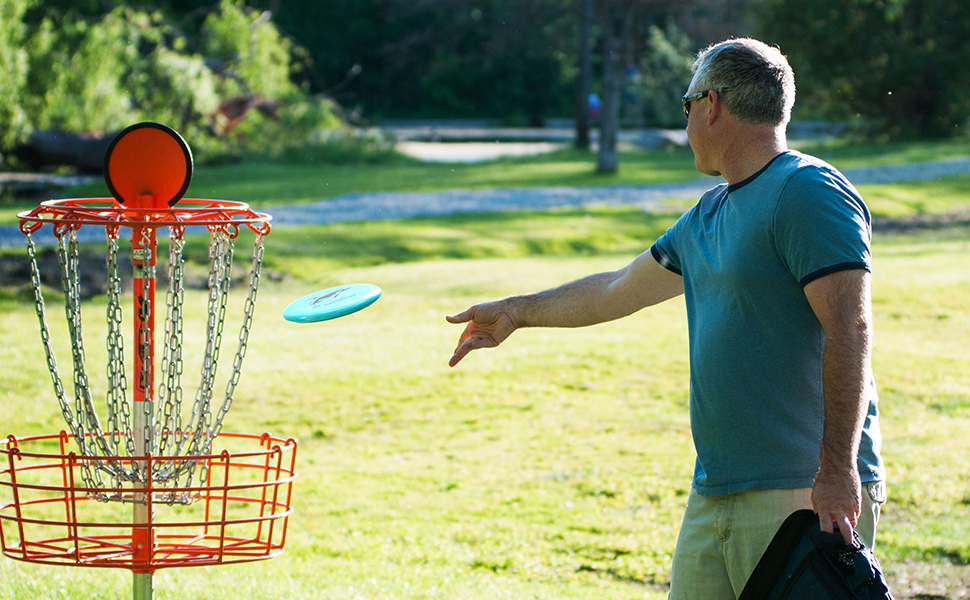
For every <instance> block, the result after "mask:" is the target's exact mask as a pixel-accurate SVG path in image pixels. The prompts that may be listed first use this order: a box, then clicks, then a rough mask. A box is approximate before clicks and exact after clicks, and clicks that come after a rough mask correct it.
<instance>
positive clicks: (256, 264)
mask: <svg viewBox="0 0 970 600" xmlns="http://www.w3.org/2000/svg"><path fill="white" fill-rule="evenodd" d="M263 250H264V247H263V236H262V235H259V234H257V235H256V241H254V242H253V265H252V269H250V271H249V294H248V295H247V296H246V304H245V307H244V316H243V323H242V326H241V327H240V328H239V349H238V350H237V351H236V357H235V358H234V359H233V361H232V375H231V376H230V377H229V383H228V384H227V385H226V397H225V401H224V402H223V404H222V407H220V409H219V414H218V415H217V416H216V423H215V426H214V427H213V429H212V434H211V437H213V438H215V437H216V436H218V435H219V433H220V432H221V431H222V421H223V419H225V418H226V413H228V412H229V409H230V408H231V406H232V399H233V394H234V393H235V391H236V386H237V385H238V384H239V378H240V376H241V375H242V363H243V359H244V358H246V348H247V347H248V345H249V333H250V331H252V327H253V314H254V313H255V310H256V291H257V290H258V289H259V274H260V270H261V267H262V264H263Z"/></svg>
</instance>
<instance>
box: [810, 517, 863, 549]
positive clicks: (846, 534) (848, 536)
mask: <svg viewBox="0 0 970 600" xmlns="http://www.w3.org/2000/svg"><path fill="white" fill-rule="evenodd" d="M818 525H819V528H820V529H821V530H822V531H824V532H826V533H834V532H835V529H836V527H838V530H839V533H840V534H841V535H842V540H843V541H844V542H845V543H846V544H847V545H849V546H851V545H852V540H853V535H852V532H853V531H854V529H855V528H854V527H853V525H852V521H851V519H850V518H849V516H848V515H839V516H836V515H835V514H833V513H829V514H819V516H818Z"/></svg>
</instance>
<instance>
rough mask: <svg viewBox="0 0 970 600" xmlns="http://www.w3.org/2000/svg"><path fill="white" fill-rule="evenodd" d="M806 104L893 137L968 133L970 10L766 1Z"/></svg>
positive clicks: (767, 35) (766, 32) (774, 34)
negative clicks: (969, 34)
mask: <svg viewBox="0 0 970 600" xmlns="http://www.w3.org/2000/svg"><path fill="white" fill-rule="evenodd" d="M754 8H755V10H754V11H753V15H754V16H755V22H756V26H757V28H758V32H759V35H760V36H762V37H763V38H764V39H765V40H766V41H768V42H770V43H777V44H778V45H779V47H780V48H781V50H782V52H784V53H785V54H786V55H788V58H789V61H790V62H791V63H792V67H793V68H794V69H795V75H796V79H797V84H798V91H799V95H800V96H801V98H802V99H803V100H804V101H806V104H807V105H808V106H809V107H810V108H811V109H812V110H814V111H816V112H817V113H820V114H822V115H824V116H826V117H828V118H831V119H834V120H851V121H855V122H857V123H858V124H859V125H861V126H862V127H863V128H864V130H865V131H867V132H868V133H870V134H872V135H874V136H879V137H883V138H887V139H888V138H907V137H926V136H931V137H939V136H950V135H956V134H962V133H965V127H966V125H967V116H968V114H970V71H968V70H967V68H966V65H967V64H968V62H970V45H968V44H967V43H966V35H967V32H968V31H970V11H968V10H967V7H966V6H965V4H964V3H961V2H952V0H813V1H812V2H803V1H801V0H759V1H758V2H757V4H756V5H755V7H754Z"/></svg>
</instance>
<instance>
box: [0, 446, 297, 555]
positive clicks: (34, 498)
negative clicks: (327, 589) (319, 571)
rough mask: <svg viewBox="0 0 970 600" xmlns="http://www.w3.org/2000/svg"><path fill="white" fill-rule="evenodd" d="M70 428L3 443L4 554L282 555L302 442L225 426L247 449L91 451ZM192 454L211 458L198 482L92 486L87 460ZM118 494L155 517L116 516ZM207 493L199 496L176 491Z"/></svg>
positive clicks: (0, 538) (0, 536) (0, 533)
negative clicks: (85, 452)
mask: <svg viewBox="0 0 970 600" xmlns="http://www.w3.org/2000/svg"><path fill="white" fill-rule="evenodd" d="M71 437H72V436H71V434H69V433H67V432H61V433H60V434H57V435H42V436H32V437H25V438H22V439H17V438H16V437H14V436H9V437H8V438H7V440H6V441H5V442H4V443H3V444H0V459H2V469H0V489H2V491H3V493H4V496H3V497H2V498H0V544H2V550H3V554H5V555H6V556H8V557H10V558H13V559H17V560H21V561H26V562H34V563H44V564H57V565H70V566H87V567H115V568H125V569H131V570H134V571H139V570H141V571H147V572H151V571H154V570H157V569H162V568H166V567H184V566H204V565H214V564H228V563H237V562H250V561H257V560H265V559H269V558H274V557H275V556H278V555H279V554H281V553H282V552H283V550H284V545H285V542H286V528H287V523H288V519H289V516H290V515H291V514H292V513H293V507H292V504H291V499H292V491H293V482H294V480H295V478H296V472H295V462H296V448H297V445H296V441H295V440H293V439H287V440H283V439H281V438H277V437H273V436H271V435H270V434H263V435H261V436H257V435H253V434H237V433H222V434H221V435H220V436H219V438H218V442H219V443H220V444H226V445H234V446H239V447H241V448H243V449H242V450H241V451H236V452H230V451H229V450H222V451H221V452H219V453H218V454H211V455H206V456H193V457H153V456H145V457H135V459H131V458H127V457H125V458H123V457H107V458H106V457H85V456H81V455H79V454H77V453H76V452H74V451H73V450H71V447H72V440H71ZM183 460H194V461H200V462H205V463H206V464H207V466H208V469H207V479H206V480H205V481H203V482H200V483H199V484H198V485H196V486H189V487H175V488H172V487H166V488H163V489H156V488H154V487H153V486H152V484H151V482H150V481H149V482H148V483H147V485H146V487H144V488H137V487H131V486H125V487H121V488H116V489H104V488H97V489H91V488H87V487H85V485H84V483H83V481H82V477H81V470H82V468H83V465H84V464H85V463H88V464H90V463H97V462H105V461H108V462H110V461H121V462H143V463H144V464H146V465H147V466H148V467H149V468H151V467H152V466H153V465H154V464H156V463H171V462H173V461H176V462H177V461H183ZM105 493H108V494H112V495H114V496H116V499H117V500H119V501H121V502H124V503H126V504H131V505H132V506H133V507H138V506H140V507H141V508H142V510H146V511H147V513H148V514H150V515H151V518H150V519H149V520H148V522H145V523H134V522H131V521H129V522H127V523H122V522H118V518H117V504H107V503H103V502H98V501H97V500H98V499H100V495H102V494H105ZM179 494H188V495H193V496H197V497H199V501H198V502H195V503H193V504H191V505H185V504H181V503H177V502H172V501H171V499H172V497H173V495H179Z"/></svg>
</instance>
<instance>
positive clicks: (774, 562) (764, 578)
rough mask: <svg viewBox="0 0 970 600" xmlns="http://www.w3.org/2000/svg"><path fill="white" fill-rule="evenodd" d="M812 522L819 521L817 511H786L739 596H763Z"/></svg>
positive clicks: (750, 599) (748, 599)
mask: <svg viewBox="0 0 970 600" xmlns="http://www.w3.org/2000/svg"><path fill="white" fill-rule="evenodd" d="M813 525H816V526H817V525H818V515H817V514H815V511H813V510H810V509H803V510H796V511H795V512H793V513H792V514H790V515H788V518H787V519H785V522H784V523H782V524H781V527H779V528H778V532H777V533H776V534H775V537H773V538H772V539H771V543H770V544H768V548H767V549H766V550H765V553H764V554H763V555H762V556H761V560H759V561H758V565H757V566H756V567H755V568H754V572H753V573H751V577H750V578H748V583H747V584H745V586H744V590H743V591H742V592H741V595H740V596H739V597H738V600H762V599H763V598H766V597H767V596H768V594H769V593H771V589H772V588H773V587H774V586H775V583H776V582H777V581H778V576H779V575H780V574H781V572H782V571H783V570H784V568H785V567H786V566H787V565H788V561H789V559H791V555H792V552H794V551H795V547H796V546H798V544H799V542H801V541H802V538H803V537H805V533H806V532H807V531H808V530H809V529H810V528H811V527H812V526H813Z"/></svg>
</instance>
